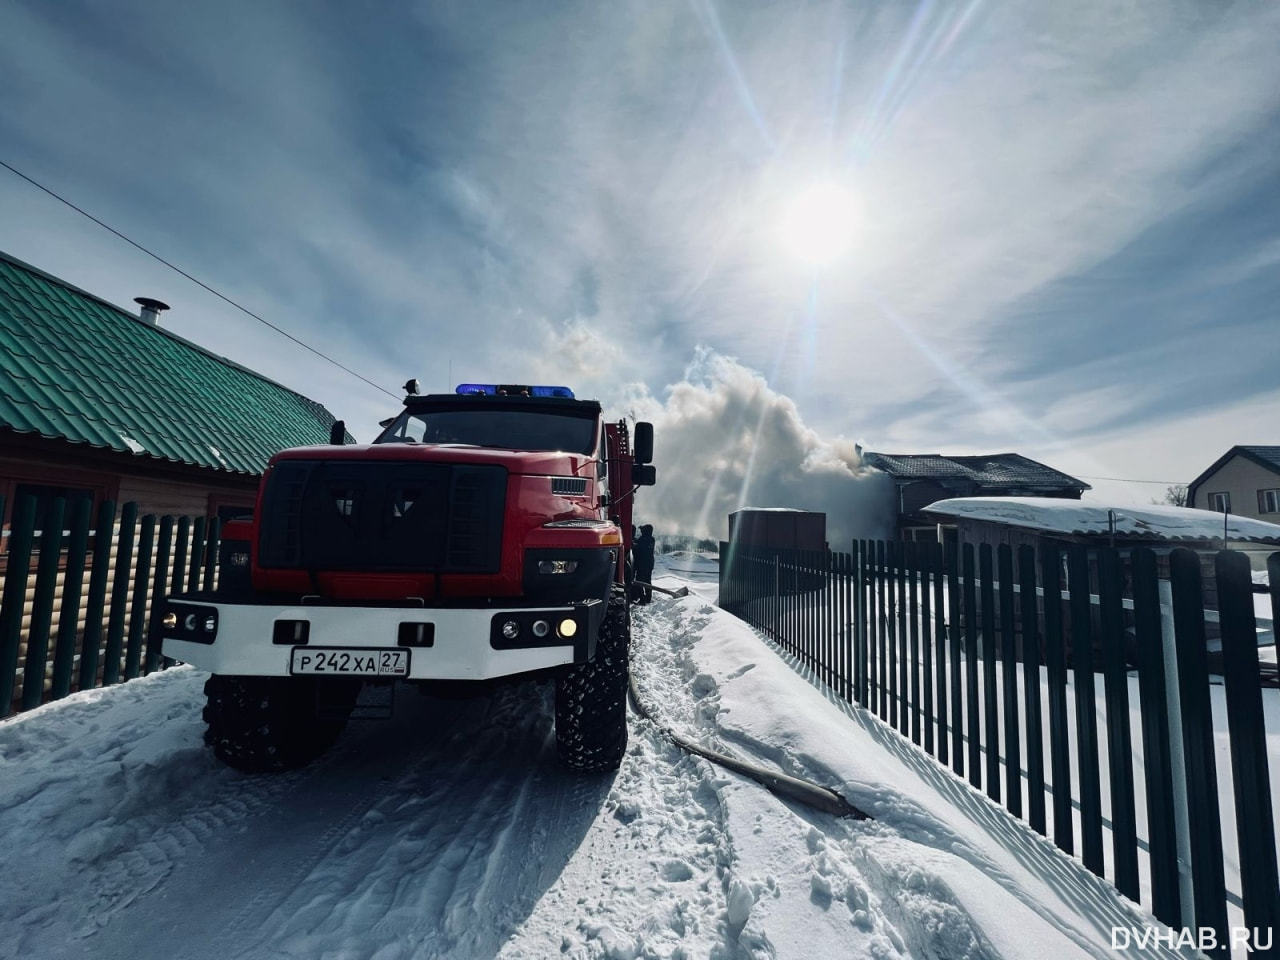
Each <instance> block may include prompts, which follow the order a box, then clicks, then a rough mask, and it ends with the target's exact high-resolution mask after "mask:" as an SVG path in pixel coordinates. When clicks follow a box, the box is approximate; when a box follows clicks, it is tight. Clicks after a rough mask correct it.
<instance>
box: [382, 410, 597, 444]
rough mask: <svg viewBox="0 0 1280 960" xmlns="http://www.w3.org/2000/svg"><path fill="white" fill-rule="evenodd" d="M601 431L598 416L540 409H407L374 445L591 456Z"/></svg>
mask: <svg viewBox="0 0 1280 960" xmlns="http://www.w3.org/2000/svg"><path fill="white" fill-rule="evenodd" d="M597 430H598V427H597V425H596V421H595V418H594V417H575V416H566V415H563V414H558V413H548V412H543V411H536V410H457V409H454V410H416V411H408V410H406V411H405V412H404V413H402V414H400V416H398V417H396V419H395V421H394V422H393V423H392V424H391V425H390V426H388V427H387V429H385V430H384V431H383V432H382V433H381V434H380V435H379V436H378V438H377V439H376V440H374V441H373V442H374V443H460V444H468V445H470V446H475V447H498V448H502V449H507V450H547V451H552V450H558V451H559V450H562V451H565V452H566V453H581V454H591V453H593V452H595V447H596V438H597Z"/></svg>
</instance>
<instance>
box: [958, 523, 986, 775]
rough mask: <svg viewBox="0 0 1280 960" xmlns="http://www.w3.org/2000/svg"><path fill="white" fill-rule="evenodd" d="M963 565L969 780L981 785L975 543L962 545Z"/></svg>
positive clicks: (965, 717) (965, 699) (966, 728)
mask: <svg viewBox="0 0 1280 960" xmlns="http://www.w3.org/2000/svg"><path fill="white" fill-rule="evenodd" d="M960 555H961V557H962V558H963V566H964V702H965V707H966V710H965V715H964V720H965V736H967V737H968V738H969V755H968V757H967V759H966V760H965V764H966V765H967V766H968V768H969V782H970V783H971V784H973V786H975V787H977V788H978V789H979V790H981V789H982V728H981V726H980V724H979V722H978V721H979V715H978V713H979V711H978V583H977V580H978V571H977V565H976V564H975V562H974V550H973V544H972V543H966V544H963V545H961V547H960Z"/></svg>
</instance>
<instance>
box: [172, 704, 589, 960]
mask: <svg viewBox="0 0 1280 960" xmlns="http://www.w3.org/2000/svg"><path fill="white" fill-rule="evenodd" d="M399 695H401V696H404V697H405V698H406V699H407V700H409V701H416V700H417V699H418V698H417V695H416V694H415V693H414V692H413V691H412V690H402V691H401V692H400V694H399ZM405 714H406V716H405V717H403V718H402V717H400V716H397V719H396V720H395V721H392V722H391V723H392V724H393V725H392V727H391V728H390V729H389V730H388V729H386V728H385V727H384V728H382V729H381V730H380V729H379V726H372V727H369V728H368V729H367V730H366V731H364V732H363V742H362V743H360V744H356V745H352V746H351V747H350V750H352V751H356V750H361V749H365V748H368V747H369V745H370V742H378V743H382V744H384V749H385V750H386V751H387V752H389V753H391V754H396V753H404V752H405V746H406V743H405V742H404V741H412V739H413V738H415V737H418V734H417V731H418V730H426V731H432V730H436V731H438V733H437V734H436V735H435V736H431V735H430V734H429V733H428V735H426V736H425V738H420V742H419V743H418V744H416V745H414V747H413V748H412V750H411V751H410V754H411V756H410V757H409V758H408V759H407V761H406V762H405V763H404V764H402V765H401V766H399V767H396V768H394V769H392V770H390V771H388V772H386V773H384V775H383V777H382V778H381V780H380V781H379V782H378V784H377V787H376V789H374V790H372V791H370V792H368V793H366V794H364V795H361V796H359V797H358V798H356V799H355V801H354V802H353V803H350V804H349V805H348V807H347V809H346V810H345V812H343V813H342V814H341V815H339V816H335V817H333V818H331V819H330V820H329V821H328V824H327V827H326V829H325V830H324V831H323V832H322V833H320V834H318V835H316V836H315V838H314V839H313V840H305V839H303V840H301V841H300V844H301V846H302V848H303V849H302V850H301V851H300V852H299V854H298V855H295V856H294V857H293V858H292V859H291V862H290V864H289V866H288V867H287V868H286V869H285V870H282V871H281V870H278V871H275V873H274V875H273V876H272V877H271V878H269V879H268V880H267V882H265V883H264V882H262V881H259V889H258V891H257V897H256V899H255V900H254V902H251V903H249V904H246V905H245V907H244V908H243V909H242V910H241V911H240V913H239V914H238V916H237V929H238V930H239V931H240V932H239V933H238V934H234V935H232V936H229V937H227V938H222V942H220V943H215V944H213V945H212V946H213V948H212V949H207V948H204V947H202V948H201V950H200V952H199V953H197V954H193V956H199V957H205V956H209V957H213V956H218V957H224V956H243V957H258V956H277V955H279V956H294V955H296V956H318V955H321V954H322V953H333V954H334V955H337V956H343V957H346V956H351V957H363V956H373V955H375V954H376V955H377V956H378V957H379V958H380V960H381V958H384V957H394V956H401V955H403V956H410V955H412V956H428V957H436V956H457V957H469V956H478V955H484V954H486V953H487V954H492V953H493V952H494V951H496V950H497V948H498V946H499V945H500V944H501V941H502V939H503V938H504V937H505V936H506V935H507V934H508V933H509V931H510V930H511V929H512V928H514V927H515V925H516V924H517V923H518V922H519V920H520V919H522V918H523V915H524V914H525V913H527V912H528V910H529V909H530V908H531V907H532V906H533V904H534V903H535V902H536V900H537V898H538V895H539V894H540V893H541V890H542V889H543V884H542V875H543V874H544V873H545V872H547V870H548V869H550V870H551V871H553V872H554V870H555V869H556V863H557V861H559V862H560V863H561V864H562V863H563V862H564V861H565V860H567V859H568V857H569V856H570V855H571V854H572V850H573V847H574V845H575V844H576V842H577V839H578V837H580V835H581V833H582V832H583V831H584V830H585V828H586V825H587V824H588V823H589V822H590V819H591V818H592V817H594V815H595V813H596V812H597V811H598V809H599V806H600V804H601V802H602V801H603V799H604V795H605V792H606V790H607V786H605V785H603V784H599V783H597V784H596V785H595V786H594V788H587V789H577V788H574V789H570V788H571V787H573V786H574V781H573V780H572V779H571V778H569V777H568V776H567V775H565V774H563V773H562V772H561V771H559V770H558V769H557V768H556V767H555V766H554V758H553V757H552V756H551V755H550V753H549V751H550V745H549V732H550V707H549V704H548V703H547V702H546V697H545V696H544V695H543V694H542V693H541V691H539V690H537V689H535V688H534V687H532V686H531V685H523V686H521V687H519V688H515V689H509V690H499V691H497V692H495V693H494V694H493V696H492V697H491V698H478V699H476V700H473V701H466V702H452V701H444V702H442V701H435V702H428V703H422V702H418V703H412V702H411V703H410V704H409V705H408V709H407V710H406V711H405ZM392 741H399V742H395V743H393V742H392ZM346 762H349V758H345V759H344V757H343V756H342V755H341V753H338V754H335V755H334V756H333V757H332V758H331V759H330V760H328V761H326V765H327V766H329V767H330V768H331V770H338V769H341V768H343V767H344V766H345V765H346ZM315 787H316V785H315V784H313V785H312V789H311V791H309V793H310V796H307V797H304V800H303V803H304V804H305V803H308V802H314V800H315V794H316V790H315ZM305 826H306V824H305V823H304V824H298V825H295V826H294V827H293V830H294V831H295V832H294V833H293V834H292V835H291V836H293V837H294V838H296V837H297V833H296V831H297V829H298V827H305ZM477 917H481V918H483V923H477V922H476V919H477Z"/></svg>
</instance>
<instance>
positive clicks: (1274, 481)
mask: <svg viewBox="0 0 1280 960" xmlns="http://www.w3.org/2000/svg"><path fill="white" fill-rule="evenodd" d="M1187 506H1189V507H1198V508H1200V509H1202V510H1216V511H1217V512H1218V513H1233V514H1235V515H1236V516H1242V517H1254V518H1257V519H1259V520H1280V447H1242V446H1235V447H1232V448H1231V449H1230V450H1228V451H1227V452H1226V453H1224V454H1223V455H1222V456H1220V457H1219V458H1218V459H1217V460H1215V461H1214V462H1213V464H1212V466H1210V467H1209V469H1208V470H1206V471H1205V472H1204V473H1202V474H1200V476H1198V477H1196V478H1195V479H1194V480H1192V481H1191V485H1190V486H1189V487H1188V488H1187Z"/></svg>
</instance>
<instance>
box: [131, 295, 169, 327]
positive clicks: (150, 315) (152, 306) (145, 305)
mask: <svg viewBox="0 0 1280 960" xmlns="http://www.w3.org/2000/svg"><path fill="white" fill-rule="evenodd" d="M133 302H134V303H136V304H138V306H140V307H141V308H142V310H141V311H140V312H139V315H138V319H139V320H141V321H142V322H143V323H149V324H151V326H153V327H158V326H160V313H161V311H163V310H168V309H169V305H168V304H167V303H164V302H162V301H160V300H153V299H152V298H151V297H134V298H133Z"/></svg>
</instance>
